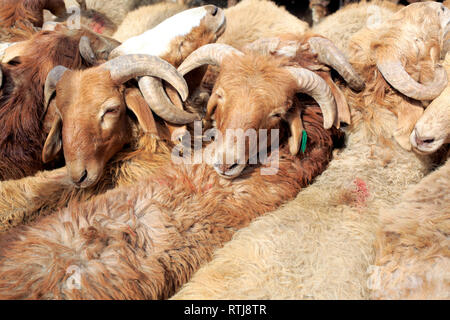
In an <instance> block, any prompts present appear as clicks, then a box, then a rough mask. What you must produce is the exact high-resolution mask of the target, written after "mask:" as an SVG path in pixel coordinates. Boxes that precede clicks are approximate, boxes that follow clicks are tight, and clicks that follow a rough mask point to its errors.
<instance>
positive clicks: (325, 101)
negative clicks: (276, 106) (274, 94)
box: [285, 67, 337, 129]
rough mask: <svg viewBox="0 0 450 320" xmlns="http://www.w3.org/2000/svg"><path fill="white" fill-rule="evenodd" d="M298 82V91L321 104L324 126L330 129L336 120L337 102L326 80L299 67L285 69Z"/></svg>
mask: <svg viewBox="0 0 450 320" xmlns="http://www.w3.org/2000/svg"><path fill="white" fill-rule="evenodd" d="M285 68H286V69H287V70H288V71H289V72H290V74H291V75H292V76H293V77H294V79H295V80H296V82H297V91H298V92H302V93H305V94H307V95H309V96H311V97H312V98H314V100H316V102H317V103H318V104H319V106H320V109H321V110H322V114H323V126H324V128H325V129H330V128H331V127H332V126H333V124H334V121H335V119H336V113H337V111H336V109H337V106H336V101H335V100H334V96H333V93H332V92H331V89H330V87H329V86H328V85H327V83H326V82H325V80H324V79H322V78H321V77H320V76H318V75H317V74H315V73H314V72H312V71H310V70H307V69H304V68H298V67H285Z"/></svg>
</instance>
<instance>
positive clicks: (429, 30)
mask: <svg viewBox="0 0 450 320" xmlns="http://www.w3.org/2000/svg"><path fill="white" fill-rule="evenodd" d="M448 21H450V10H449V9H447V8H445V7H444V6H443V5H442V4H440V3H437V2H426V3H415V4H411V5H409V6H407V7H405V8H403V9H401V10H400V11H398V12H397V13H396V14H395V15H393V16H392V17H391V18H390V19H389V20H388V21H386V23H385V24H383V25H381V26H379V27H377V28H374V29H369V28H365V29H362V30H361V31H359V32H358V33H356V34H355V35H354V36H353V37H352V41H351V42H350V44H349V47H348V54H349V57H350V62H351V63H352V65H353V66H354V67H355V69H356V70H357V71H358V72H359V73H360V74H361V75H363V77H364V78H365V79H366V81H367V82H366V88H367V89H366V90H367V93H365V94H361V95H359V97H356V96H354V95H352V94H350V95H349V97H348V99H349V100H352V99H359V100H360V101H359V102H355V105H360V106H364V108H365V109H366V111H365V112H364V113H363V114H365V116H368V117H370V114H371V111H370V110H369V109H370V107H369V109H367V107H366V106H371V105H372V104H380V105H384V106H385V107H387V108H389V109H390V110H392V112H394V113H395V114H396V116H397V118H398V127H397V129H396V132H395V135H394V137H395V140H396V142H397V143H399V144H400V145H401V146H402V147H403V148H405V149H406V150H411V143H410V135H411V132H412V130H413V128H414V125H415V124H416V122H417V121H418V119H419V118H420V117H421V116H422V114H423V105H424V103H428V102H430V101H431V100H433V99H435V98H436V97H437V96H439V94H441V92H442V91H443V90H444V89H445V87H446V86H447V82H448V80H447V74H446V72H445V69H444V68H443V67H442V66H441V65H440V64H439V60H440V56H441V53H442V52H441V51H443V49H444V48H443V47H442V43H443V40H444V39H443V36H444V35H445V33H446V30H447V29H448V25H447V23H448ZM411 37H413V39H415V41H414V42H412V41H410V39H411ZM421 102H422V103H421Z"/></svg>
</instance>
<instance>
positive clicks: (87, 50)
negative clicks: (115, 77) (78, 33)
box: [79, 36, 96, 65]
mask: <svg viewBox="0 0 450 320" xmlns="http://www.w3.org/2000/svg"><path fill="white" fill-rule="evenodd" d="M79 49H80V54H81V57H82V58H83V59H84V61H86V62H87V63H89V64H90V65H94V64H95V61H96V59H95V53H94V50H92V47H91V40H89V38H88V37H86V36H82V37H81V39H80V44H79Z"/></svg>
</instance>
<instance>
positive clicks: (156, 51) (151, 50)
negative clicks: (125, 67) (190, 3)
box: [110, 5, 226, 66]
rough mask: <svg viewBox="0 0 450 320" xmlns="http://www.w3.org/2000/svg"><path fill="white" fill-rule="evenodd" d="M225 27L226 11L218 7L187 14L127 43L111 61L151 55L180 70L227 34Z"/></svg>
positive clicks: (184, 12) (182, 13) (117, 49)
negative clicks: (188, 59)
mask: <svg viewBox="0 0 450 320" xmlns="http://www.w3.org/2000/svg"><path fill="white" fill-rule="evenodd" d="M225 26H226V19H225V14H224V12H223V10H222V9H220V8H218V7H216V6H214V5H206V6H203V7H198V8H194V9H189V10H185V11H183V12H180V13H178V14H176V15H174V16H172V17H170V18H168V19H166V20H164V21H163V22H162V23H160V24H159V25H157V26H156V27H154V28H152V29H150V30H148V31H146V32H144V33H143V34H141V35H139V36H136V37H133V38H130V39H128V40H126V41H125V42H124V43H123V44H122V45H121V46H119V47H117V48H116V49H115V50H114V51H113V52H112V53H111V57H110V58H115V57H117V56H120V55H124V54H150V55H154V56H158V57H161V58H162V59H164V60H166V61H168V62H169V63H171V64H172V65H174V66H179V65H180V64H181V62H183V60H184V59H185V58H186V57H187V56H188V55H189V54H190V53H191V52H192V51H194V50H195V49H197V48H198V47H200V46H202V45H204V44H208V43H211V42H215V41H216V40H217V38H218V37H219V36H220V35H222V33H223V32H224V31H225Z"/></svg>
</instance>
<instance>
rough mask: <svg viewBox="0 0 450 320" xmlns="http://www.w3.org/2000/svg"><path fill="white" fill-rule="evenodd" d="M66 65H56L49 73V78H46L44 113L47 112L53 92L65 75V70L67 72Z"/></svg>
mask: <svg viewBox="0 0 450 320" xmlns="http://www.w3.org/2000/svg"><path fill="white" fill-rule="evenodd" d="M67 70H69V69H67V68H66V67H63V66H56V67H54V68H53V69H52V70H51V71H50V72H49V73H48V75H47V79H46V80H45V87H44V113H43V114H45V113H46V112H47V108H48V105H49V104H50V100H51V98H52V96H53V93H55V91H56V85H57V84H58V81H59V80H60V79H61V77H62V76H63V74H64V72H66V71H67Z"/></svg>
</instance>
